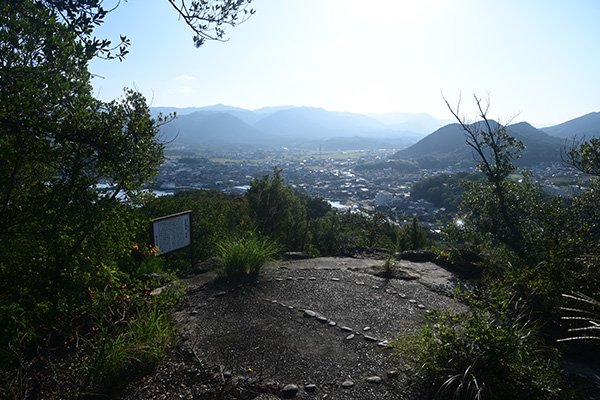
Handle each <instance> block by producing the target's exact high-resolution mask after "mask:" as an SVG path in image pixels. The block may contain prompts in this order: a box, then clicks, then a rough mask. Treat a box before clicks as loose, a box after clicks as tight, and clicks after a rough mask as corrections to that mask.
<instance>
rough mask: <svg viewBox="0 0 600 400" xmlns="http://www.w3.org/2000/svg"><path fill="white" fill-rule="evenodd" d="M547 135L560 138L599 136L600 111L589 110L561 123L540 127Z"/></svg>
mask: <svg viewBox="0 0 600 400" xmlns="http://www.w3.org/2000/svg"><path fill="white" fill-rule="evenodd" d="M542 130H543V131H544V132H546V133H547V134H549V135H552V136H557V137H560V138H565V139H568V138H575V139H591V138H597V137H600V112H591V113H589V114H585V115H582V116H581V117H578V118H575V119H572V120H570V121H567V122H563V123H562V124H558V125H555V126H550V127H547V128H542Z"/></svg>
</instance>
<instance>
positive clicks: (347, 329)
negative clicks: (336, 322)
mask: <svg viewBox="0 0 600 400" xmlns="http://www.w3.org/2000/svg"><path fill="white" fill-rule="evenodd" d="M340 329H341V330H343V331H344V332H352V330H353V329H352V328H350V327H347V326H342V327H341V328H340Z"/></svg>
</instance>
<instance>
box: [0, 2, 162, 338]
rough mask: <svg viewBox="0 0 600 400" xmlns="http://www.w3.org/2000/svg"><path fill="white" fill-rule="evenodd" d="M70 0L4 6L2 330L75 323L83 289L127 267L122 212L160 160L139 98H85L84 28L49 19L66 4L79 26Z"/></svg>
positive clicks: (132, 225) (87, 55)
mask: <svg viewBox="0 0 600 400" xmlns="http://www.w3.org/2000/svg"><path fill="white" fill-rule="evenodd" d="M75 3H77V4H87V3H86V2H66V3H65V2H58V1H56V2H48V3H44V2H38V1H18V2H12V1H2V2H0V11H1V12H0V66H1V69H2V74H0V193H1V195H0V226H1V228H0V229H1V230H0V282H1V283H0V287H1V289H0V290H1V291H2V293H3V296H2V298H1V299H0V302H1V304H0V308H1V310H2V316H3V323H2V326H3V329H9V328H11V327H12V324H11V323H7V324H5V323H4V322H8V321H5V320H4V317H7V316H10V315H12V317H10V318H12V321H13V322H16V321H17V320H19V323H24V324H25V325H26V326H27V328H28V329H33V330H35V328H34V327H36V326H39V325H42V324H44V325H46V326H51V325H52V324H53V323H54V322H56V318H59V317H61V316H62V317H61V318H65V316H69V315H73V313H74V312H77V311H78V310H79V309H80V307H81V306H82V304H83V300H84V299H85V297H86V293H87V289H88V288H94V287H98V286H100V287H101V286H103V285H105V284H106V283H107V282H108V281H110V280H111V279H113V278H115V277H116V274H118V268H117V266H123V264H124V263H128V262H131V258H130V253H131V248H132V240H133V235H134V232H135V230H136V228H139V226H138V225H137V223H136V221H135V219H134V218H133V217H132V214H131V213H130V212H129V211H130V210H131V209H132V207H135V206H136V204H139V200H140V198H141V192H140V191H141V189H142V187H143V185H144V184H145V183H147V182H148V181H149V180H151V179H152V177H153V176H154V175H155V174H156V170H157V167H158V165H159V164H160V163H161V161H162V158H163V145H162V144H161V143H160V142H159V140H158V139H157V136H156V135H157V132H158V128H157V124H156V122H155V121H154V120H153V119H152V118H151V117H150V113H149V109H148V106H147V104H146V101H145V99H144V98H143V97H142V96H141V95H140V94H139V93H136V92H133V91H131V90H125V93H124V96H123V98H122V99H119V100H115V101H112V102H109V103H104V102H101V101H99V100H97V99H95V98H94V97H93V96H92V92H91V87H90V84H89V79H90V74H89V72H88V70H87V63H88V61H89V60H90V59H91V58H92V57H94V55H95V52H94V51H91V48H90V47H89V46H88V45H87V44H86V43H85V42H84V41H81V40H80V37H79V36H78V33H79V30H80V29H81V27H78V28H73V26H71V25H69V23H67V22H65V21H62V22H61V21H60V19H59V18H58V16H57V14H56V13H55V12H53V10H54V8H53V7H59V6H60V5H63V6H64V7H66V8H65V9H66V10H67V11H66V12H67V13H66V17H65V19H66V20H67V21H69V20H71V21H75V22H76V21H77V18H83V17H81V16H80V17H75V16H74V14H72V13H71V12H70V11H68V10H69V8H68V7H71V6H73V7H74V4H75ZM46 5H48V6H46ZM75 22H72V23H75ZM84 32H85V30H84ZM99 183H103V184H104V185H105V186H106V188H104V189H102V188H99V187H98V184H99ZM23 277H27V278H26V279H23ZM21 317H22V318H21ZM53 319H54V321H53ZM27 320H29V322H27ZM5 333H6V332H5Z"/></svg>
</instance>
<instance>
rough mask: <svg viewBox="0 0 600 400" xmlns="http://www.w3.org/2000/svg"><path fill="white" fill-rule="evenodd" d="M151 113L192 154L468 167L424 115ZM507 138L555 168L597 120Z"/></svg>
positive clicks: (457, 144) (454, 138)
mask: <svg viewBox="0 0 600 400" xmlns="http://www.w3.org/2000/svg"><path fill="white" fill-rule="evenodd" d="M159 112H162V113H163V114H168V113H173V112H176V113H177V115H178V118H177V119H175V120H174V121H172V122H170V123H168V124H166V125H164V126H162V127H161V132H160V133H161V138H163V140H165V142H167V143H173V144H178V145H184V146H190V147H194V148H197V149H240V150H243V149H247V148H277V147H284V146H286V147H289V146H296V147H297V146H300V147H305V148H315V147H318V146H323V147H325V148H327V149H330V150H336V149H337V150H352V149H375V148H384V149H402V150H400V151H399V152H397V153H396V154H395V155H394V158H399V159H413V160H414V159H420V160H421V161H424V162H425V163H426V164H432V163H433V164H436V165H440V166H443V165H444V164H446V165H457V164H459V165H461V164H465V165H467V164H473V163H474V162H473V157H472V154H471V152H470V150H469V148H468V147H467V146H466V145H465V141H464V134H463V132H462V130H461V129H460V127H459V126H458V125H457V124H455V123H450V124H447V122H448V121H449V120H444V121H442V120H438V119H435V118H434V117H432V116H431V115H428V114H424V113H422V114H413V113H402V112H398V113H387V114H369V115H363V114H356V113H350V112H336V111H327V110H325V109H322V108H315V107H295V106H277V107H264V108H261V109H257V110H246V109H243V108H239V107H231V106H227V105H223V104H216V105H213V106H207V107H188V108H175V107H153V108H151V113H152V114H153V115H157V114H158V113H159ZM429 132H431V133H429ZM428 133H429V134H428ZM508 133H509V134H511V135H513V136H515V137H516V138H517V139H519V140H521V141H523V143H524V144H525V146H526V147H527V149H526V151H525V152H524V153H523V155H522V157H521V160H520V161H519V163H521V164H524V163H529V164H530V163H534V162H538V161H559V160H560V146H561V145H563V144H564V142H565V139H566V138H571V137H577V138H580V139H581V138H586V139H589V138H591V137H600V112H593V113H589V114H586V115H584V116H581V117H579V118H575V119H573V120H570V121H566V122H564V123H562V124H559V125H555V126H551V127H546V128H543V129H536V128H534V127H533V126H531V125H530V124H528V123H526V122H521V123H517V124H513V125H510V126H509V127H508ZM408 146H410V147H408Z"/></svg>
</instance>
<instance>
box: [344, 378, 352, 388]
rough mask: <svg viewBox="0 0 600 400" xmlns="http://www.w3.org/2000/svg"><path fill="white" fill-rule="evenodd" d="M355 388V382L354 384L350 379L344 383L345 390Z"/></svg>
mask: <svg viewBox="0 0 600 400" xmlns="http://www.w3.org/2000/svg"><path fill="white" fill-rule="evenodd" d="M353 386H354V382H352V381H351V380H349V379H348V380H345V381H344V383H342V387H343V388H344V389H349V388H351V387H353Z"/></svg>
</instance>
